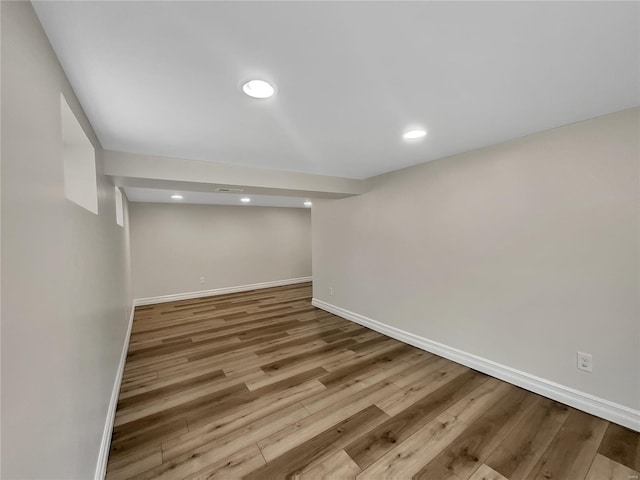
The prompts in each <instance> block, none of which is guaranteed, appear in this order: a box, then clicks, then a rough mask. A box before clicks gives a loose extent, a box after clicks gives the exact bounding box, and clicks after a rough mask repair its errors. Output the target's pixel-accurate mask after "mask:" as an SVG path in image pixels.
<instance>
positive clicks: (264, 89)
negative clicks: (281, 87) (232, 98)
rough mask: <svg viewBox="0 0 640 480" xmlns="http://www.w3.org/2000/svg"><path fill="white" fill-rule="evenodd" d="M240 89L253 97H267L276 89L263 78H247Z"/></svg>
mask: <svg viewBox="0 0 640 480" xmlns="http://www.w3.org/2000/svg"><path fill="white" fill-rule="evenodd" d="M242 91H243V92H244V93H246V94H247V95H249V96H250V97H253V98H269V97H272V96H273V94H274V93H275V92H276V89H275V88H273V85H271V84H270V83H269V82H267V81H265V80H249V81H248V82H246V83H245V84H244V85H242Z"/></svg>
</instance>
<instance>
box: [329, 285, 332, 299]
mask: <svg viewBox="0 0 640 480" xmlns="http://www.w3.org/2000/svg"><path fill="white" fill-rule="evenodd" d="M329 296H331V297H333V287H329Z"/></svg>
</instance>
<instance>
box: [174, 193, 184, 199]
mask: <svg viewBox="0 0 640 480" xmlns="http://www.w3.org/2000/svg"><path fill="white" fill-rule="evenodd" d="M171 198H173V199H174V200H182V198H183V197H182V195H178V194H177V193H176V194H175V195H171Z"/></svg>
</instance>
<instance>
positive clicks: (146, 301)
mask: <svg viewBox="0 0 640 480" xmlns="http://www.w3.org/2000/svg"><path fill="white" fill-rule="evenodd" d="M311 278H312V277H300V278H288V279H285V280H274V281H272V282H262V283H252V284H250V285H238V286H236V287H223V288H214V289H212V290H201V291H199V292H187V293H175V294H172V295H160V296H158V297H145V298H136V299H135V300H134V301H133V304H134V305H135V306H141V305H153V304H154V303H165V302H176V301H178V300H190V299H192V298H202V297H213V296H214V295H224V294H226V293H237V292H247V291H249V290H258V289H261V288H271V287H281V286H283V285H294V284H296V283H306V282H310V281H311Z"/></svg>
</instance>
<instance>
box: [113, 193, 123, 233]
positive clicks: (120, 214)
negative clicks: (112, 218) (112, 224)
mask: <svg viewBox="0 0 640 480" xmlns="http://www.w3.org/2000/svg"><path fill="white" fill-rule="evenodd" d="M114 188H115V189H116V223H117V224H118V225H120V226H121V227H124V207H123V205H122V190H120V189H119V188H118V187H114Z"/></svg>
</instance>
